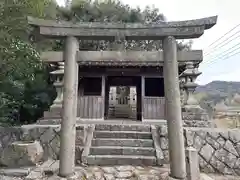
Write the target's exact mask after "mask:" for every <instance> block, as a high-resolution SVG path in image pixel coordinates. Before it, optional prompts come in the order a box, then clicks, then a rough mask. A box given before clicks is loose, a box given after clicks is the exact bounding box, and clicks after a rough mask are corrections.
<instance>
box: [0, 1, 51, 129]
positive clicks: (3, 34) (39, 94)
mask: <svg viewBox="0 0 240 180" xmlns="http://www.w3.org/2000/svg"><path fill="white" fill-rule="evenodd" d="M0 6H1V8H0V19H1V22H0V42H1V44H0V59H1V60H0V99H1V100H0V122H2V123H7V124H18V123H20V122H21V121H26V122H31V121H33V120H36V119H37V118H38V117H39V116H40V114H41V113H42V111H43V110H44V109H46V108H47V107H48V106H49V105H50V104H51V100H52V97H51V96H52V94H54V91H53V88H52V85H51V83H49V82H48V78H47V77H48V69H47V67H46V66H45V65H44V64H42V62H41V61H40V57H39V53H38V52H37V51H36V49H35V47H34V46H33V45H31V44H29V42H28V34H29V30H30V27H29V26H28V25H27V21H26V16H27V15H33V16H37V17H43V18H44V17H46V18H51V17H52V18H54V17H53V14H54V11H53V10H51V9H54V8H53V7H54V2H53V1H50V0H48V1H47V0H4V1H2V2H1V3H0ZM55 9H56V4H55ZM55 14H56V13H55ZM36 88H38V89H36ZM43 97H44V98H43ZM40 109H41V110H40ZM26 112H28V114H27V113H26Z"/></svg>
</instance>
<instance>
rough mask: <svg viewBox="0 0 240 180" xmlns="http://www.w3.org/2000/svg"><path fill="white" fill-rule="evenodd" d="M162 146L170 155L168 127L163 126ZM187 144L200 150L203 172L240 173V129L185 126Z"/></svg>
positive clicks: (166, 156) (200, 163) (166, 157)
mask: <svg viewBox="0 0 240 180" xmlns="http://www.w3.org/2000/svg"><path fill="white" fill-rule="evenodd" d="M159 133H160V146H161V149H162V150H163V154H164V159H165V161H166V162H168V161H169V157H168V139H167V127H166V126H161V127H160V128H159ZM184 138H185V146H192V147H194V148H196V149H197V150H198V154H199V165H200V169H201V171H203V172H208V173H210V172H217V173H222V174H230V175H240V130H233V129H218V128H184Z"/></svg>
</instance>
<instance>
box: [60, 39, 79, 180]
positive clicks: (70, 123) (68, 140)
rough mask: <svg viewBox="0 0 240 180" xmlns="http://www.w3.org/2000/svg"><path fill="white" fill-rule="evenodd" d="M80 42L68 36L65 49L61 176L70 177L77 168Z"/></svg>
mask: <svg viewBox="0 0 240 180" xmlns="http://www.w3.org/2000/svg"><path fill="white" fill-rule="evenodd" d="M78 50H79V42H78V39H77V38H75V37H67V38H66V42H65V50H64V60H65V68H64V87H63V113H62V122H61V140H60V164H59V176H61V177H69V176H72V175H74V170H75V139H76V119H77V106H76V104H77V103H76V102H77V89H78V78H77V77H78V64H77V61H76V55H77V52H78Z"/></svg>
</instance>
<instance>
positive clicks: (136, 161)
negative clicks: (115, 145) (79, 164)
mask: <svg viewBox="0 0 240 180" xmlns="http://www.w3.org/2000/svg"><path fill="white" fill-rule="evenodd" d="M87 163H88V165H105V166H108V165H138V166H155V165H157V163H156V158H155V157H154V156H129V155H90V156H88V157H87Z"/></svg>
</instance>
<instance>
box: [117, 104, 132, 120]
mask: <svg viewBox="0 0 240 180" xmlns="http://www.w3.org/2000/svg"><path fill="white" fill-rule="evenodd" d="M114 116H115V118H129V117H130V116H131V108H130V105H129V104H116V105H115V107H114Z"/></svg>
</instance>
